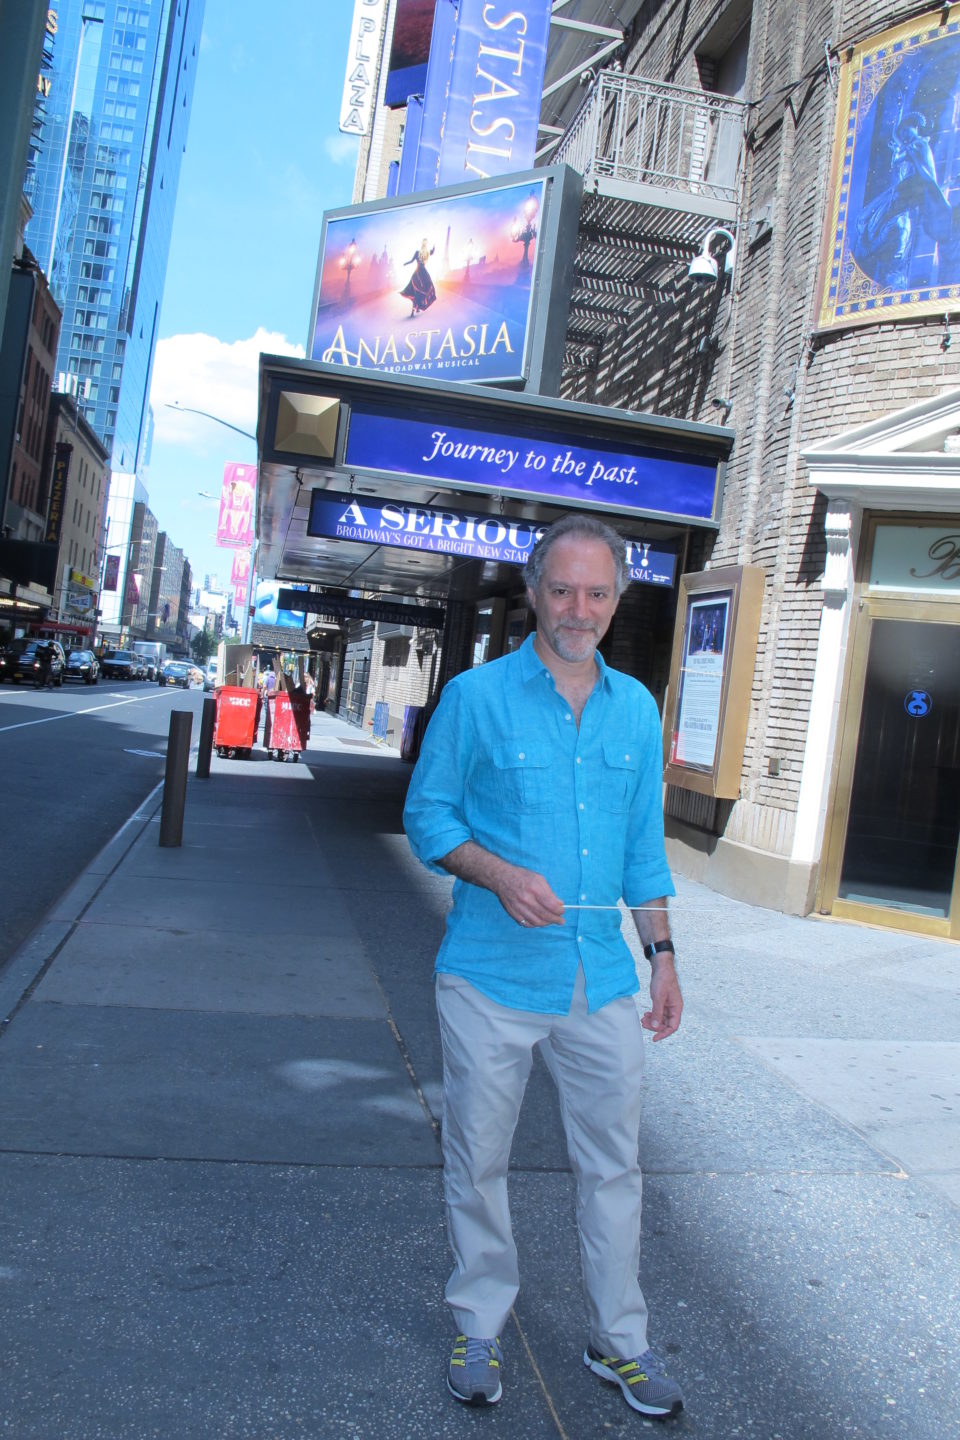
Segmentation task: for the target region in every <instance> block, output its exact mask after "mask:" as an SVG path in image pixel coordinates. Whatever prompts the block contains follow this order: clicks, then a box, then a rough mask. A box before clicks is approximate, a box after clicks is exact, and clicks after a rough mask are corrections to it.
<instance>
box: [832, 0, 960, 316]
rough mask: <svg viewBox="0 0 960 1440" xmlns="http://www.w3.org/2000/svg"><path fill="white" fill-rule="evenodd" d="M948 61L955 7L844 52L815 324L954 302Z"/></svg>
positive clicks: (958, 40) (955, 38) (952, 72)
mask: <svg viewBox="0 0 960 1440" xmlns="http://www.w3.org/2000/svg"><path fill="white" fill-rule="evenodd" d="M944 17H945V18H946V23H945V24H941V20H943V19H944ZM958 70H960V5H953V6H947V7H945V6H942V5H941V6H938V7H937V8H936V9H935V10H931V11H930V12H929V13H928V14H926V15H922V16H919V17H917V18H914V19H912V20H908V21H906V22H905V23H904V24H902V25H896V26H894V27H892V28H891V29H889V30H884V31H883V32H882V33H881V34H878V35H874V36H872V37H871V38H870V39H869V40H865V41H862V42H861V43H860V44H858V45H855V46H854V47H853V49H852V50H851V51H850V52H849V54H848V55H847V56H846V57H845V58H844V61H843V64H842V65H841V68H840V83H839V94H838V101H837V123H836V130H835V133H834V146H833V164H832V167H831V172H830V188H829V195H828V210H827V215H826V221H825V225H824V233H823V241H822V246H821V252H820V275H819V285H818V290H819V295H820V303H819V307H818V318H817V328H818V330H821V331H822V330H834V329H847V328H849V327H850V326H853V325H875V324H878V323H881V322H883V321H890V320H898V319H908V318H913V317H915V316H922V315H948V314H950V312H951V311H960V243H958V241H957V235H956V226H955V225H953V212H952V209H951V205H950V202H949V200H948V198H947V193H946V192H949V190H950V189H951V188H954V189H955V188H956V186H957V184H958V183H960V173H958V170H960V161H958V159H957V151H958V146H957V142H956V138H955V134H954V131H953V128H952V123H951V122H952V115H948V110H950V109H951V107H950V106H949V105H948V104H947V103H946V100H947V99H948V98H949V95H950V94H951V93H952V90H953V80H952V79H951V78H950V77H955V76H956V73H957V71H958ZM941 72H942V73H941ZM945 77H946V79H945ZM944 86H945V88H944ZM945 97H946V98H945ZM938 164H939V165H940V168H941V169H942V170H943V172H944V173H943V174H938ZM947 166H951V167H952V169H951V170H950V172H949V173H947V169H946V167H947Z"/></svg>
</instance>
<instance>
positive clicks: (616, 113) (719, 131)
mask: <svg viewBox="0 0 960 1440" xmlns="http://www.w3.org/2000/svg"><path fill="white" fill-rule="evenodd" d="M746 108H747V107H746V105H745V103H744V102H743V101H741V100H734V99H731V97H730V96H729V95H719V94H716V93H714V92H712V91H707V90H689V89H687V88H685V87H684V86H681V85H671V84H668V83H666V82H665V81H659V80H645V79H643V78H642V77H640V76H638V75H627V74H623V73H621V72H619V71H616V70H602V71H601V72H600V74H599V75H598V77H597V79H596V81H595V83H594V85H593V88H592V89H591V91H590V93H589V95H588V96H587V97H586V99H585V100H584V103H583V105H582V106H581V107H580V109H579V110H578V111H577V113H576V115H575V116H574V118H573V120H572V122H571V124H570V125H569V126H568V128H567V130H566V131H565V132H564V134H563V137H562V139H561V140H560V142H559V144H558V145H557V147H556V149H555V150H554V151H553V153H552V154H551V155H550V163H551V164H553V163H557V162H560V163H564V164H567V165H570V166H572V167H573V169H575V170H579V171H580V173H581V174H582V175H583V178H584V184H585V185H586V186H587V187H589V188H590V189H593V190H595V191H596V192H597V193H598V194H602V195H609V196H612V197H615V198H617V199H622V200H635V201H638V202H639V203H642V204H647V205H659V206H663V207H665V208H667V209H670V210H681V211H686V212H688V213H690V214H696V215H702V216H707V217H713V218H716V219H717V220H726V221H728V222H734V221H735V220H736V216H737V206H738V198H739V194H740V174H741V165H742V154H743V138H744V131H745V118H746Z"/></svg>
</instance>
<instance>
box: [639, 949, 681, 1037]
mask: <svg viewBox="0 0 960 1440" xmlns="http://www.w3.org/2000/svg"><path fill="white" fill-rule="evenodd" d="M650 999H651V1001H652V1004H651V1007H650V1009H649V1010H648V1011H647V1013H646V1014H645V1015H644V1016H643V1017H642V1018H641V1021H640V1023H641V1025H643V1027H644V1029H645V1030H652V1031H653V1039H654V1042H656V1041H657V1040H666V1038H667V1036H668V1035H673V1034H674V1032H675V1031H676V1030H677V1029H678V1028H679V1026H680V1016H681V1015H682V1014H683V996H682V995H681V994H680V981H679V980H678V979H677V972H676V970H675V968H674V964H673V956H672V955H669V954H663V955H657V956H656V957H655V958H654V960H653V967H652V970H651V973H650Z"/></svg>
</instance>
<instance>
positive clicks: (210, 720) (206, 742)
mask: <svg viewBox="0 0 960 1440" xmlns="http://www.w3.org/2000/svg"><path fill="white" fill-rule="evenodd" d="M216 720H217V702H216V700H212V699H210V698H209V697H208V698H207V699H206V700H204V702H203V711H202V713H201V716H200V748H199V749H198V750H197V775H198V776H199V778H200V779H201V780H209V779H210V756H211V755H212V754H213V731H214V727H215V725H216Z"/></svg>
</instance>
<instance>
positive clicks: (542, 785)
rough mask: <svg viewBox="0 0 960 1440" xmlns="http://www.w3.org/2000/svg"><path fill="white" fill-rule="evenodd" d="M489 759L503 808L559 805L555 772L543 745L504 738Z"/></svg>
mask: <svg viewBox="0 0 960 1440" xmlns="http://www.w3.org/2000/svg"><path fill="white" fill-rule="evenodd" d="M493 760H494V766H495V769H496V775H497V787H498V791H499V796H500V803H501V804H502V805H503V807H504V809H506V810H526V811H528V812H530V811H540V812H548V811H551V810H557V809H558V808H559V796H558V786H557V783H556V775H555V774H554V772H553V767H552V765H551V763H550V756H549V753H548V751H547V749H546V747H545V746H543V745H537V744H529V743H528V742H527V741H525V740H512V741H506V742H505V743H504V744H502V745H497V746H496V748H495V750H494V754H493Z"/></svg>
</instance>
